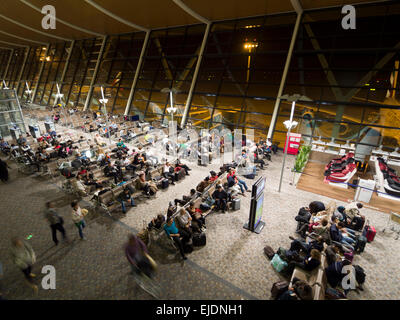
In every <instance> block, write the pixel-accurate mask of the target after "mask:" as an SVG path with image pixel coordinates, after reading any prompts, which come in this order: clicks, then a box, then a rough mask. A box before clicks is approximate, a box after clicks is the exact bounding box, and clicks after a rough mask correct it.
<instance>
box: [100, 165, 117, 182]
mask: <svg viewBox="0 0 400 320" xmlns="http://www.w3.org/2000/svg"><path fill="white" fill-rule="evenodd" d="M103 172H104V175H105V176H106V177H108V178H114V182H115V184H117V183H118V173H117V169H116V167H115V166H113V165H112V164H111V162H108V163H107V166H106V167H105V168H104V170H103Z"/></svg>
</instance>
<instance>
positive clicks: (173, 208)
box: [167, 202, 177, 218]
mask: <svg viewBox="0 0 400 320" xmlns="http://www.w3.org/2000/svg"><path fill="white" fill-rule="evenodd" d="M176 209H177V207H176V206H174V204H173V203H172V202H170V203H169V205H168V209H167V218H169V217H172V216H173V215H174V214H175V213H176Z"/></svg>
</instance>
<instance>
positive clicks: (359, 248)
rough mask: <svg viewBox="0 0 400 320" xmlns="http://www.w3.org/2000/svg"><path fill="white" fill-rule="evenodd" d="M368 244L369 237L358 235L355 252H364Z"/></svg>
mask: <svg viewBox="0 0 400 320" xmlns="http://www.w3.org/2000/svg"><path fill="white" fill-rule="evenodd" d="M366 244H367V238H366V237H364V236H362V235H361V236H358V237H357V239H356V244H355V246H354V252H356V253H361V252H364V249H365V246H366Z"/></svg>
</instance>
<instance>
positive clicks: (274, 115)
mask: <svg viewBox="0 0 400 320" xmlns="http://www.w3.org/2000/svg"><path fill="white" fill-rule="evenodd" d="M301 18H302V14H301V13H297V19H296V24H295V26H294V29H293V34H292V40H291V42H290V46H289V51H288V55H287V57H286V63H285V68H284V69H283V74H282V79H281V84H280V86H279V90H278V95H277V98H276V101H275V106H274V111H273V113H272V118H271V122H270V124H269V129H268V136H267V137H268V138H272V135H273V133H274V130H275V124H276V119H277V118H278V111H279V105H280V103H281V99H280V97H281V96H282V93H283V88H284V86H285V83H286V78H287V74H288V71H289V66H290V61H291V60H292V54H293V48H294V45H295V43H296V39H297V34H298V31H299V26H300V22H301Z"/></svg>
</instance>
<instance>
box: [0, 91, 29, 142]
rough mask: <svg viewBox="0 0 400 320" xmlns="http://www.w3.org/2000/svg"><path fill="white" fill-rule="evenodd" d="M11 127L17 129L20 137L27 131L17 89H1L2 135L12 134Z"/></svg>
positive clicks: (0, 130) (0, 131)
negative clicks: (17, 96) (16, 92)
mask: <svg viewBox="0 0 400 320" xmlns="http://www.w3.org/2000/svg"><path fill="white" fill-rule="evenodd" d="M10 129H15V130H16V136H17V137H18V135H19V133H21V132H25V126H24V120H23V117H22V112H21V108H20V105H19V103H18V100H17V98H16V95H15V91H14V90H11V89H0V137H2V138H4V137H8V136H10V135H11V134H10Z"/></svg>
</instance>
